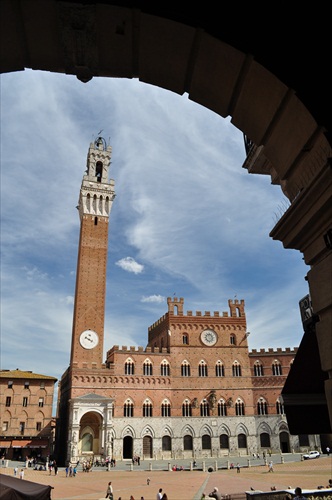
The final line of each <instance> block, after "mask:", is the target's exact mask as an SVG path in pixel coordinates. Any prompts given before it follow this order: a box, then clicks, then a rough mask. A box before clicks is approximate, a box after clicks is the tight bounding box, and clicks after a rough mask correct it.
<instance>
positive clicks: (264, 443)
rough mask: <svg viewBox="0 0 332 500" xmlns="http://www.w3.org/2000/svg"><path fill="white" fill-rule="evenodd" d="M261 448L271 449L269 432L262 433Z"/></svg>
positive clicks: (260, 437)
mask: <svg viewBox="0 0 332 500" xmlns="http://www.w3.org/2000/svg"><path fill="white" fill-rule="evenodd" d="M259 439H260V443H261V448H271V439H270V434H268V433H267V432H262V434H260V436H259Z"/></svg>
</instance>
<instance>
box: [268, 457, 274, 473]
mask: <svg viewBox="0 0 332 500" xmlns="http://www.w3.org/2000/svg"><path fill="white" fill-rule="evenodd" d="M268 468H269V472H274V470H273V462H272V460H270V462H269V464H268Z"/></svg>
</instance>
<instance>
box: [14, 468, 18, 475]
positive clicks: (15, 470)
mask: <svg viewBox="0 0 332 500" xmlns="http://www.w3.org/2000/svg"><path fill="white" fill-rule="evenodd" d="M17 473H18V467H14V476H15V477H16V476H17Z"/></svg>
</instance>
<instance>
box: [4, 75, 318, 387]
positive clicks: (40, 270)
mask: <svg viewBox="0 0 332 500" xmlns="http://www.w3.org/2000/svg"><path fill="white" fill-rule="evenodd" d="M100 130H103V132H102V134H101V135H102V136H103V137H104V138H105V139H106V141H107V142H109V143H110V145H111V146H112V150H113V152H112V164H111V170H110V175H111V178H113V179H114V180H115V192H116V198H115V201H114V203H113V207H112V211H111V215H110V231H109V255H108V275H107V298H106V318H105V345H104V352H105V354H106V351H107V350H108V349H110V348H111V347H112V346H113V345H114V344H118V345H128V346H131V345H136V346H145V345H146V343H147V331H148V327H149V326H150V325H151V324H152V323H154V322H155V321H156V320H157V319H158V318H159V317H160V316H162V315H163V314H165V312H166V311H167V303H166V299H167V297H173V296H177V297H183V298H184V310H185V311H187V310H192V311H193V312H195V311H202V312H204V311H220V312H223V311H228V299H234V298H238V299H239V300H240V299H244V300H245V304H246V306H245V310H246V317H247V323H248V331H250V337H249V348H250V349H260V348H268V347H275V348H276V347H282V348H285V347H296V346H298V345H299V343H300V341H301V338H302V335H303V329H302V324H301V318H300V313H299V307H298V302H299V300H300V299H301V298H302V297H303V296H304V295H306V294H307V293H308V287H307V282H306V281H305V280H304V276H305V275H306V273H307V272H308V270H309V268H308V266H306V265H305V264H304V262H303V260H302V255H301V254H300V253H299V252H297V251H295V250H285V249H284V248H283V246H282V243H281V242H278V241H273V240H272V239H271V238H270V237H269V232H270V231H271V229H272V228H273V227H274V225H275V223H276V222H277V220H278V218H279V217H280V215H281V214H282V213H283V212H284V211H285V209H286V207H287V206H288V201H287V199H286V198H285V197H284V195H283V193H282V191H281V189H280V187H279V186H273V185H271V180H270V178H269V177H268V176H260V175H252V174H248V172H247V171H246V170H245V169H243V168H242V164H243V161H244V159H245V150H244V142H243V135H242V132H241V131H239V130H237V129H236V128H235V127H234V126H233V125H232V124H231V123H230V120H229V119H228V118H227V119H223V118H221V117H220V116H218V115H216V114H215V113H213V112H211V111H209V110H207V109H205V108H203V107H201V106H200V105H198V104H196V103H193V102H191V101H190V100H189V99H188V95H183V96H179V95H176V94H172V93H170V92H167V91H165V90H162V89H159V88H156V87H152V86H150V85H147V84H144V83H141V82H139V81H137V80H126V79H104V78H95V79H93V80H91V81H90V82H89V83H87V84H83V83H81V82H80V81H79V80H77V79H76V78H75V77H73V76H64V75H60V74H51V73H48V72H39V71H31V70H26V71H24V72H18V73H10V74H3V75H1V368H2V369H15V368H20V369H22V370H32V371H33V372H36V373H42V374H47V375H51V376H54V377H57V378H60V377H61V374H62V373H63V372H64V371H65V369H66V368H67V367H68V364H69V356H70V342H71V325H72V315H73V297H74V292H75V273H76V259H77V248H78V238H79V217H78V211H77V210H76V205H77V202H78V196H79V190H80V185H81V180H82V177H83V175H84V172H85V168H86V157H87V151H88V148H89V144H90V142H92V141H93V140H94V139H95V138H96V136H97V134H98V132H99V131H100Z"/></svg>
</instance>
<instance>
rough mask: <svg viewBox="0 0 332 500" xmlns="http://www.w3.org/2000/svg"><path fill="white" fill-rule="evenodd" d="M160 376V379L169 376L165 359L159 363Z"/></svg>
mask: <svg viewBox="0 0 332 500" xmlns="http://www.w3.org/2000/svg"><path fill="white" fill-rule="evenodd" d="M160 375H161V376H162V377H169V375H170V368H169V362H168V361H167V360H166V359H164V360H163V361H162V362H161V365H160Z"/></svg>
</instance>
